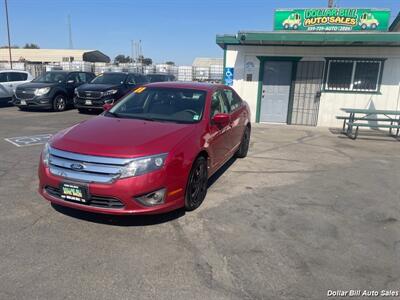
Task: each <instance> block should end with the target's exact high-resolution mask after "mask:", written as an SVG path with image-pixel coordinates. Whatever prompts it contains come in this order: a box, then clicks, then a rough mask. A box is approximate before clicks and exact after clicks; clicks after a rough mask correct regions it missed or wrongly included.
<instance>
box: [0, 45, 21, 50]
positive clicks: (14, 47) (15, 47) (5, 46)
mask: <svg viewBox="0 0 400 300" xmlns="http://www.w3.org/2000/svg"><path fill="white" fill-rule="evenodd" d="M0 48H1V49H4V48H8V46H7V45H4V46H0ZM11 48H12V49H18V48H19V46H17V45H11Z"/></svg>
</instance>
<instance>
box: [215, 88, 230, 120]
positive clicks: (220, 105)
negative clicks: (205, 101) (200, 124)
mask: <svg viewBox="0 0 400 300" xmlns="http://www.w3.org/2000/svg"><path fill="white" fill-rule="evenodd" d="M220 113H226V114H227V113H229V106H228V103H227V101H226V99H225V98H224V96H223V95H222V93H221V91H216V92H214V94H213V95H212V99H211V118H212V117H214V116H215V115H216V114H220Z"/></svg>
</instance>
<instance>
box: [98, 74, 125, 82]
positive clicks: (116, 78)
mask: <svg viewBox="0 0 400 300" xmlns="http://www.w3.org/2000/svg"><path fill="white" fill-rule="evenodd" d="M126 76H127V75H126V74H121V73H114V74H113V73H104V74H100V75H99V76H97V77H96V78H95V79H93V80H92V81H91V82H90V83H94V84H122V83H124V81H125V79H126Z"/></svg>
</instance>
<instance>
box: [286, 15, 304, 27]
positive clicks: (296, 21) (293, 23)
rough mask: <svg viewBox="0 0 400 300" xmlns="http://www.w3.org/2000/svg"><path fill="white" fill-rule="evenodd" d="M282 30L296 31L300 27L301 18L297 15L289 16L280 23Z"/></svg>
mask: <svg viewBox="0 0 400 300" xmlns="http://www.w3.org/2000/svg"><path fill="white" fill-rule="evenodd" d="M282 25H283V28H285V29H294V30H297V29H298V28H299V26H300V25H301V17H300V14H298V13H293V14H291V15H290V16H289V17H288V18H287V19H286V20H285V21H283V23H282Z"/></svg>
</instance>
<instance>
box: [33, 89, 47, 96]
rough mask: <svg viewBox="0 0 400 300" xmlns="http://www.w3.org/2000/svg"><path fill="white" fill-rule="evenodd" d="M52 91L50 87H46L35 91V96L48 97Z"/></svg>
mask: <svg viewBox="0 0 400 300" xmlns="http://www.w3.org/2000/svg"><path fill="white" fill-rule="evenodd" d="M49 91H50V88H49V87H44V88H40V89H36V90H35V96H43V95H46V94H47V93H48V92H49Z"/></svg>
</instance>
